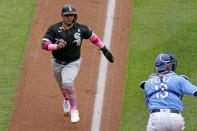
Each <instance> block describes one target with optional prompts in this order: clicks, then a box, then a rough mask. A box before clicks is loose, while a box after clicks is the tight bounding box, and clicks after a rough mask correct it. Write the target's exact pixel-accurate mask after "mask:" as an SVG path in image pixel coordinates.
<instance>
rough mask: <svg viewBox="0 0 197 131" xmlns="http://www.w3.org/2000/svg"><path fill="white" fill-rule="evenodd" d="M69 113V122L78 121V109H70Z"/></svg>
mask: <svg viewBox="0 0 197 131" xmlns="http://www.w3.org/2000/svg"><path fill="white" fill-rule="evenodd" d="M70 114H71V122H72V123H77V122H78V121H79V112H78V110H77V109H71V111H70Z"/></svg>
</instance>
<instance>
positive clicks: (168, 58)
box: [155, 53, 177, 72]
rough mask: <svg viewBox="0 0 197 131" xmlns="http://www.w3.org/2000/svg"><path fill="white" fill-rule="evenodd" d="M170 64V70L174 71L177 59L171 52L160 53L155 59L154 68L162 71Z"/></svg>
mask: <svg viewBox="0 0 197 131" xmlns="http://www.w3.org/2000/svg"><path fill="white" fill-rule="evenodd" d="M170 64H172V71H174V72H175V71H176V67H177V59H176V57H175V56H174V55H173V54H172V53H161V54H159V55H158V56H157V58H156V59H155V70H156V71H159V72H160V71H164V70H165V69H166V68H167V67H168V66H169V65H170Z"/></svg>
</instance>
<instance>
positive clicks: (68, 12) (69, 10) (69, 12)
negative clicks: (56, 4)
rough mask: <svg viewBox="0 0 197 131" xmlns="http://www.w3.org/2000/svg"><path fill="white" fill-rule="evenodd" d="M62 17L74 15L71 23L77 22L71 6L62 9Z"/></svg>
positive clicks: (74, 11)
mask: <svg viewBox="0 0 197 131" xmlns="http://www.w3.org/2000/svg"><path fill="white" fill-rule="evenodd" d="M62 15H74V19H73V23H75V22H76V20H77V12H76V9H75V7H74V6H73V5H70V4H67V5H64V6H63V8H62Z"/></svg>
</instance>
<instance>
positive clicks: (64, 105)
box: [63, 100, 70, 116]
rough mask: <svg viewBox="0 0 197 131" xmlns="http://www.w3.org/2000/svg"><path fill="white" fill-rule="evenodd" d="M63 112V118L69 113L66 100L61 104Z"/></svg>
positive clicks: (68, 104) (68, 105)
mask: <svg viewBox="0 0 197 131" xmlns="http://www.w3.org/2000/svg"><path fill="white" fill-rule="evenodd" d="M63 110H64V114H65V116H68V114H69V112H70V103H69V101H68V100H64V102H63Z"/></svg>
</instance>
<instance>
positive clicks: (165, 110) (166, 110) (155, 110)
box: [150, 109, 181, 114]
mask: <svg viewBox="0 0 197 131" xmlns="http://www.w3.org/2000/svg"><path fill="white" fill-rule="evenodd" d="M155 112H168V113H177V114H180V113H181V112H180V111H179V110H172V109H152V110H151V111H150V113H155Z"/></svg>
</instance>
